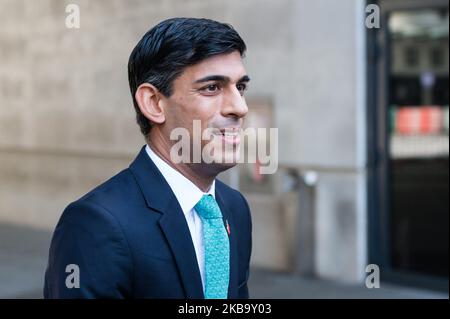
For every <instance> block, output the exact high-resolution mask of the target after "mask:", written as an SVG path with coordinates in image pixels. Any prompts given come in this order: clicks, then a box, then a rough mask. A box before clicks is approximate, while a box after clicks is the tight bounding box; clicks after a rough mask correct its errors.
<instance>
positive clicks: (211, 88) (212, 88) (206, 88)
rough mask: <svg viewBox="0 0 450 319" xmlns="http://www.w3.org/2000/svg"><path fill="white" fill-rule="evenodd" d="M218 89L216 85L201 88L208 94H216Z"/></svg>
mask: <svg viewBox="0 0 450 319" xmlns="http://www.w3.org/2000/svg"><path fill="white" fill-rule="evenodd" d="M218 89H219V86H218V85H217V84H210V85H208V86H205V87H204V88H203V90H204V91H206V92H209V93H211V92H216V91H217V90H218Z"/></svg>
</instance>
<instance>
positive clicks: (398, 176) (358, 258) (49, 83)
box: [0, 0, 449, 298]
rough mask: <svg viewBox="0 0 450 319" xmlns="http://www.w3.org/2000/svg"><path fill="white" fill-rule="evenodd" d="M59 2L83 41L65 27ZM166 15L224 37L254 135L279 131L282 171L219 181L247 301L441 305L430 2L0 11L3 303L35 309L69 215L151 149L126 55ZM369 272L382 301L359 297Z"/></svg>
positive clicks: (445, 66)
mask: <svg viewBox="0 0 450 319" xmlns="http://www.w3.org/2000/svg"><path fill="white" fill-rule="evenodd" d="M69 4H76V5H78V7H79V9H80V28H73V29H70V28H67V27H66V23H65V20H66V17H67V16H68V13H66V6H67V5H69ZM370 4H375V5H376V6H377V7H376V8H378V9H379V11H377V10H375V11H368V12H366V9H367V8H369V7H367V6H368V5H370ZM377 12H378V13H379V15H377ZM369 15H372V16H371V18H370V19H369V20H370V21H371V22H372V24H370V23H369V24H367V23H366V22H367V21H366V19H367V18H368V17H369ZM175 16H189V17H207V18H211V19H215V20H219V21H221V22H227V23H231V24H232V25H233V26H234V27H235V29H236V30H237V31H238V32H239V33H240V34H241V36H242V37H243V39H244V40H245V41H246V43H247V46H248V52H247V54H246V59H245V65H246V68H247V71H248V74H249V75H250V77H251V78H252V82H251V85H250V88H249V91H248V95H247V97H248V98H247V101H248V104H249V107H250V113H249V116H248V122H247V124H248V125H250V126H260V127H276V128H278V129H279V140H278V152H279V161H278V164H279V168H278V171H277V172H276V174H273V175H260V174H258V170H257V169H255V168H257V165H252V164H246V165H240V166H239V167H236V168H234V169H232V170H230V171H228V172H226V173H225V174H223V175H222V176H221V179H222V180H224V181H225V182H227V183H228V184H230V185H231V186H233V187H235V188H238V189H240V190H241V191H242V192H243V193H244V195H245V196H246V197H247V199H248V201H249V203H250V206H251V209H252V215H253V228H254V233H253V238H254V240H253V243H254V244H253V255H252V260H251V266H252V269H253V271H252V274H251V278H250V294H251V297H254V298H448V253H449V247H448V245H449V219H448V215H449V197H448V196H449V195H448V194H449V189H448V183H449V163H448V160H449V107H448V105H449V103H448V101H449V94H448V85H449V34H448V31H449V3H448V1H441V0H427V1H416V0H389V1H385V0H379V1H367V2H366V1H364V0H341V1H333V0H314V1H313V0H272V1H269V0H247V1H241V0H228V1H223V0H222V1H219V0H210V1H203V0H164V1H163V0H129V1H125V0H71V1H63V0H40V1H33V0H0V298H42V286H43V276H44V271H45V267H46V263H47V257H48V248H49V243H50V239H51V234H52V231H53V229H54V227H55V225H56V223H57V221H58V218H59V216H60V215H61V213H62V211H63V209H64V208H65V206H66V205H67V204H68V203H70V202H71V201H73V200H75V199H77V198H79V197H81V196H82V195H83V194H85V193H86V192H88V191H89V190H90V189H92V188H93V187H94V186H96V185H98V184H100V183H101V182H103V181H105V180H106V179H108V178H109V177H110V176H112V175H114V174H115V173H117V172H119V171H120V170H122V169H123V168H126V167H128V165H129V163H130V162H131V161H132V160H133V159H134V157H135V156H136V154H137V152H138V151H139V149H140V147H141V146H142V145H143V144H144V140H143V138H142V136H141V134H140V132H139V128H138V126H137V124H136V123H135V112H134V109H133V106H132V100H131V96H130V93H129V88H128V79H127V63H128V57H129V54H130V52H131V50H132V49H133V47H134V46H135V44H136V43H137V42H138V40H139V39H140V38H141V37H142V35H143V34H144V33H145V32H146V31H147V30H148V29H150V28H151V27H152V26H154V25H155V24H157V23H158V22H160V21H161V20H164V19H166V18H169V17H175ZM377 18H379V25H378V27H377V25H376V22H377ZM374 26H375V27H374ZM369 264H376V265H377V266H378V267H379V270H380V281H381V287H380V288H372V289H369V288H367V287H366V277H367V276H368V275H370V273H368V272H366V266H367V265H369Z"/></svg>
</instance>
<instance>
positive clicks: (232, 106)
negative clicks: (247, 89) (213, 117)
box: [222, 88, 248, 118]
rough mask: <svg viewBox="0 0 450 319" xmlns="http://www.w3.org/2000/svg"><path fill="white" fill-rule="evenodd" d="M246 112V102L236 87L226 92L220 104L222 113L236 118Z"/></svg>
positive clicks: (244, 114) (243, 115)
mask: <svg viewBox="0 0 450 319" xmlns="http://www.w3.org/2000/svg"><path fill="white" fill-rule="evenodd" d="M247 113H248V106H247V102H245V98H244V97H243V96H242V95H241V93H240V92H239V90H238V89H237V88H234V89H232V90H230V92H228V94H226V98H225V100H224V104H223V106H222V115H223V116H225V117H228V116H234V117H236V118H242V117H245V116H246V115H247Z"/></svg>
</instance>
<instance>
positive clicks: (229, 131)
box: [216, 127, 242, 137]
mask: <svg viewBox="0 0 450 319" xmlns="http://www.w3.org/2000/svg"><path fill="white" fill-rule="evenodd" d="M241 130H242V129H241V128H239V127H227V128H223V129H219V130H217V131H216V132H217V133H216V134H217V135H222V136H225V137H238V136H239V134H240V133H241Z"/></svg>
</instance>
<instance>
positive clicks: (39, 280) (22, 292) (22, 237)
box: [0, 224, 448, 299]
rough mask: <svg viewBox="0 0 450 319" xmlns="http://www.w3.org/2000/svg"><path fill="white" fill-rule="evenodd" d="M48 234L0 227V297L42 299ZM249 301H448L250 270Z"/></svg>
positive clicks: (386, 287) (423, 293)
mask: <svg viewBox="0 0 450 319" xmlns="http://www.w3.org/2000/svg"><path fill="white" fill-rule="evenodd" d="M50 239H51V232H49V231H43V230H36V229H32V228H27V227H21V226H16V225H10V224H0V298H42V286H43V276H44V272H45V267H46V263H47V254H48V247H49V244H50ZM249 289H250V294H251V297H252V298H262V299H266V298H286V299H290V298H299V299H316V298H326V299H329V298H331V299H334V298H351V299H355V298H363V299H380V298H388V299H397V298H405V299H423V298H424V299H428V298H448V293H442V292H435V291H427V290H422V289H413V288H407V287H402V286H396V285H391V284H385V283H383V282H382V283H381V287H380V288H379V289H368V288H366V287H365V286H363V285H348V284H342V283H336V282H329V281H326V280H318V279H314V278H303V277H299V276H294V275H290V274H286V273H277V272H272V271H267V270H264V269H252V272H251V276H250V280H249Z"/></svg>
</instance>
